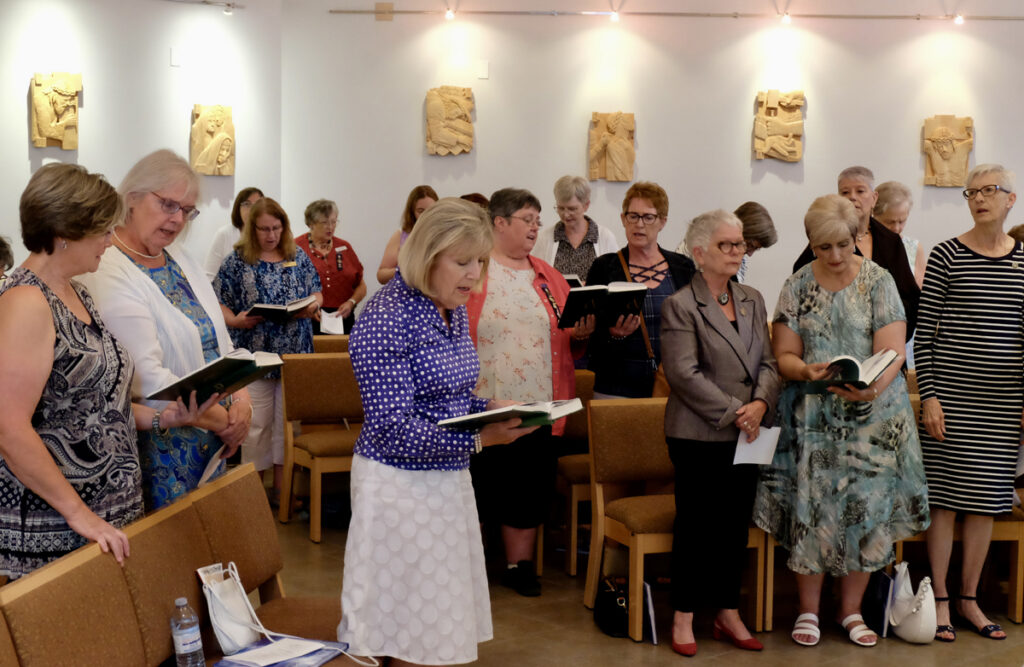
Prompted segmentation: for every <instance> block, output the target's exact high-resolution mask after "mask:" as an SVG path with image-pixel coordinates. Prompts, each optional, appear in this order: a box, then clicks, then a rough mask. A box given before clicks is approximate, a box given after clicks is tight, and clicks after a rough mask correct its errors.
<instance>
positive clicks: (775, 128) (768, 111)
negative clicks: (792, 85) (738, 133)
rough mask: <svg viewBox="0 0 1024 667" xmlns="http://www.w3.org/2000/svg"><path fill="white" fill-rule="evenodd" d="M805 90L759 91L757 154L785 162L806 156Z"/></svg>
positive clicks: (755, 125)
mask: <svg viewBox="0 0 1024 667" xmlns="http://www.w3.org/2000/svg"><path fill="white" fill-rule="evenodd" d="M803 106H804V92H803V91H802V90H794V91H793V92H791V93H780V92H779V91H777V90H769V91H767V92H765V91H761V92H758V94H757V115H756V116H755V117H754V157H756V158H757V159H758V160H763V159H765V158H766V157H773V158H775V159H776V160H782V161H784V162H799V161H800V158H802V157H803V155H804V144H803V135H804V116H803V111H802V108H803Z"/></svg>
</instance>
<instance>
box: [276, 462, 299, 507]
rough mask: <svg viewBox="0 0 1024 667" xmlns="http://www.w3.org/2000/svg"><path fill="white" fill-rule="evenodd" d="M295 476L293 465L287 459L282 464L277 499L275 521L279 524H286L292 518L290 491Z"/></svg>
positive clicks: (292, 487)
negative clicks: (279, 492) (279, 493)
mask: <svg viewBox="0 0 1024 667" xmlns="http://www.w3.org/2000/svg"><path fill="white" fill-rule="evenodd" d="M294 475H295V463H294V462H293V461H292V460H291V459H290V458H289V459H286V460H285V462H284V470H283V474H282V477H281V496H280V497H279V498H278V499H277V500H278V506H277V520H278V521H280V522H281V523H288V522H289V521H291V518H292V502H294V501H293V499H292V490H293V489H294V486H293V478H294Z"/></svg>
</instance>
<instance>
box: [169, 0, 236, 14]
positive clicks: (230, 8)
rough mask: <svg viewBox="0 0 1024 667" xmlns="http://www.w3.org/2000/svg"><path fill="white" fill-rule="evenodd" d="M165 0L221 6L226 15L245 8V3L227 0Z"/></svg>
mask: <svg viewBox="0 0 1024 667" xmlns="http://www.w3.org/2000/svg"><path fill="white" fill-rule="evenodd" d="M164 2H176V3H178V4H179V5H206V6H207V7H220V8H222V9H223V10H224V15H225V16H231V15H232V14H233V13H234V11H235V10H236V9H245V5H240V4H238V3H237V2H226V1H224V0H164Z"/></svg>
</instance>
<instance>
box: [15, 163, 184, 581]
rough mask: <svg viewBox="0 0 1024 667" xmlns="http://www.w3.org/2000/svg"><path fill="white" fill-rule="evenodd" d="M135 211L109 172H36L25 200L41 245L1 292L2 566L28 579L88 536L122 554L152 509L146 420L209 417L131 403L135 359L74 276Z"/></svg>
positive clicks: (59, 167) (26, 222)
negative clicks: (129, 528)
mask: <svg viewBox="0 0 1024 667" xmlns="http://www.w3.org/2000/svg"><path fill="white" fill-rule="evenodd" d="M123 217H124V212H123V206H122V203H121V198H120V197H119V196H118V194H117V192H116V191H115V190H114V188H113V187H112V186H111V185H110V184H109V183H107V182H106V181H105V180H104V179H103V177H102V176H99V175H97V174H90V173H89V172H87V171H86V170H85V169H83V168H82V167H79V166H76V165H70V164H50V165H46V166H44V167H42V168H41V169H39V171H37V172H36V173H35V175H34V176H33V177H32V179H31V181H29V184H28V187H27V188H26V189H25V192H24V193H23V194H22V197H21V226H22V239H23V241H24V243H25V246H26V247H27V248H28V250H29V251H30V253H31V254H30V255H29V257H28V259H26V260H25V262H24V263H23V264H22V265H21V266H20V267H18V268H17V269H16V270H14V271H13V272H12V273H11V275H10V278H9V279H8V280H7V281H6V283H5V284H4V285H3V288H2V291H0V405H2V406H3V410H0V575H5V576H7V577H8V578H11V579H16V578H18V577H20V576H22V575H25V574H28V573H29V572H31V571H32V570H34V569H36V568H38V567H40V566H42V565H45V564H46V563H48V562H49V561H51V560H53V559H55V558H58V557H60V556H62V555H64V554H65V553H68V552H70V551H73V550H74V549H76V548H78V547H80V546H82V545H83V544H85V543H86V542H88V541H94V542H98V543H99V545H100V548H102V549H103V551H106V552H111V553H113V555H114V557H115V558H116V559H117V561H118V562H119V563H120V562H122V561H123V559H124V557H125V556H127V555H128V539H127V538H126V537H125V535H124V533H123V532H121V530H120V528H121V527H123V526H125V525H126V524H128V523H129V522H131V521H132V520H134V519H136V518H138V517H140V516H142V486H141V485H142V478H141V474H140V469H139V456H138V446H137V444H136V426H137V425H138V426H139V427H141V428H151V427H152V426H153V425H154V424H156V425H159V426H160V427H162V428H167V427H170V426H174V425H176V424H179V423H182V422H184V421H190V420H194V419H195V418H196V416H197V409H196V407H195V403H194V401H193V404H192V406H191V410H189V409H186V408H185V407H184V406H183V405H182V404H181V403H180V401H179V402H178V404H177V405H174V406H172V407H170V408H168V409H166V410H164V411H163V412H162V413H157V412H155V411H153V410H152V409H150V408H146V407H144V406H133V405H132V403H131V378H132V371H133V368H134V366H133V364H132V360H131V358H130V357H129V356H128V353H127V352H126V351H125V349H124V348H123V347H121V345H120V344H119V343H118V342H117V340H116V339H114V337H113V336H112V335H111V334H110V332H109V331H108V330H107V329H106V327H104V326H103V323H102V322H101V321H100V319H99V318H98V317H97V315H96V309H95V306H94V305H93V302H92V299H91V298H90V297H89V294H88V292H86V290H85V289H84V288H83V287H82V286H81V285H80V284H78V283H77V282H75V281H73V280H72V277H73V276H75V275H78V274H80V273H85V272H87V271H95V270H96V267H97V265H98V264H99V261H100V256H101V255H102V254H103V251H104V250H105V249H106V248H107V247H108V246H109V245H110V234H111V230H112V229H113V227H114V225H117V224H119V223H120V222H121V221H122V219H123Z"/></svg>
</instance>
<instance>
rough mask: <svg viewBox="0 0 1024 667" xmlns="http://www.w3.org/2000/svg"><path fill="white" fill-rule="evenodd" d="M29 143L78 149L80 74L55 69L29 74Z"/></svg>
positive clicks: (39, 146)
mask: <svg viewBox="0 0 1024 667" xmlns="http://www.w3.org/2000/svg"><path fill="white" fill-rule="evenodd" d="M31 86H32V111H31V115H32V145H33V146H36V147H37V148H43V147H45V146H60V147H61V148H63V149H64V150H66V151H71V150H75V149H77V148H78V93H79V92H80V91H81V90H82V75H81V74H68V73H67V72H54V73H52V74H50V75H49V76H46V75H44V74H38V73H36V74H35V75H33V77H32V84H31Z"/></svg>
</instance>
